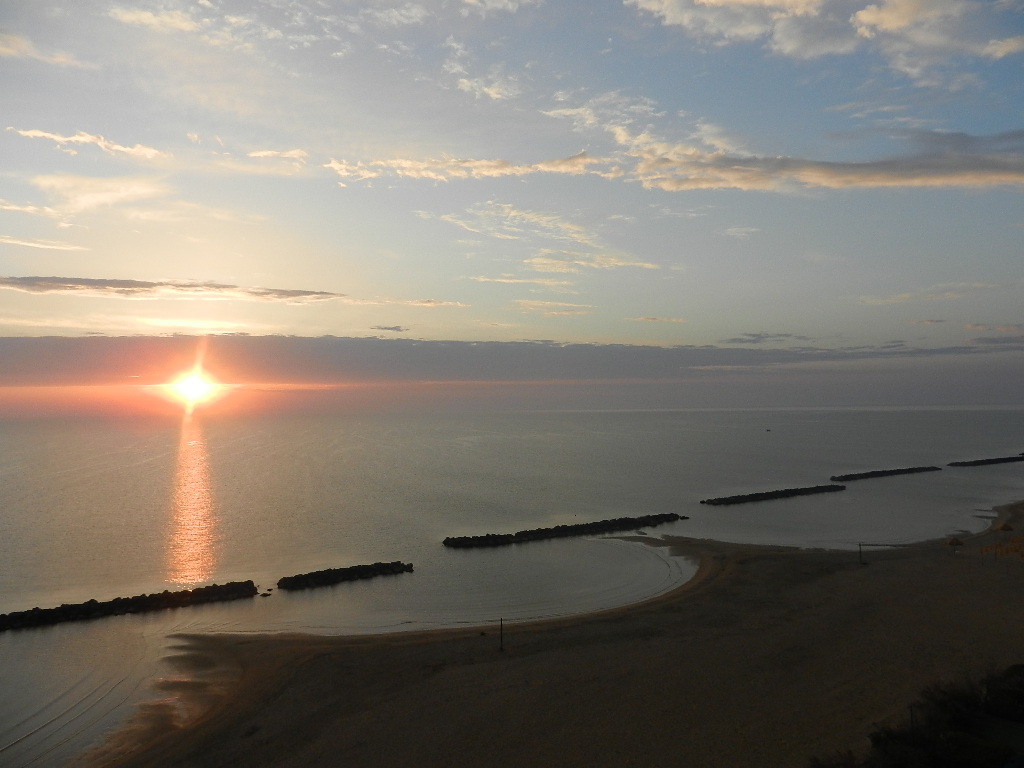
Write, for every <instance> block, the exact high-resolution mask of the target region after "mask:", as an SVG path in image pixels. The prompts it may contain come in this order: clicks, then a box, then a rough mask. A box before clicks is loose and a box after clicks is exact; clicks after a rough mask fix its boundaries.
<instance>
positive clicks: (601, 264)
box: [523, 248, 660, 273]
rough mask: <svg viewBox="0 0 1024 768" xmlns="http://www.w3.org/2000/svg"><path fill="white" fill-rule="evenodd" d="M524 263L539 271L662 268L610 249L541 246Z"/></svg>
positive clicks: (568, 271)
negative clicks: (582, 249) (588, 249)
mask: <svg viewBox="0 0 1024 768" xmlns="http://www.w3.org/2000/svg"><path fill="white" fill-rule="evenodd" d="M523 263H524V264H525V265H526V266H528V267H530V269H533V270H536V271H537V272H566V273H571V272H579V271H580V269H581V268H584V269H618V268H619V267H634V268H638V269H660V267H659V266H658V265H657V264H652V263H650V262H646V261H638V260H637V259H635V258H633V257H631V256H629V255H627V254H622V253H612V252H608V251H603V250H598V251H578V250H571V249H555V248H541V249H540V250H539V251H537V253H536V255H534V256H531V257H530V258H528V259H524V260H523Z"/></svg>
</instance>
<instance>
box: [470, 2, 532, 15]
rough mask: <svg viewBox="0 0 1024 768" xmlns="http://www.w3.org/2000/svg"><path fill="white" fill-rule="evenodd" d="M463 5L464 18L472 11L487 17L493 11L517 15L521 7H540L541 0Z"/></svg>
mask: <svg viewBox="0 0 1024 768" xmlns="http://www.w3.org/2000/svg"><path fill="white" fill-rule="evenodd" d="M462 3H463V7H462V14H463V15H464V16H465V15H469V12H470V11H471V10H472V11H476V12H477V13H479V14H480V15H481V16H486V15H487V14H488V13H489V12H491V11H506V12H508V13H515V12H516V11H518V10H519V8H520V7H521V6H527V5H540V3H541V0H462Z"/></svg>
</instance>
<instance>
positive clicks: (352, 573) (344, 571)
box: [277, 560, 412, 591]
mask: <svg viewBox="0 0 1024 768" xmlns="http://www.w3.org/2000/svg"><path fill="white" fill-rule="evenodd" d="M399 573H412V563H403V562H401V561H399V560H395V561H394V562H393V563H370V564H369V565H350V566H348V567H346V568H326V569H324V570H322V571H311V572H310V573H299V574H296V575H295V576H285V577H284V578H281V579H278V581H277V586H278V588H280V589H286V590H289V591H294V590H297V589H314V588H316V587H329V586H331V585H332V584H340V583H341V582H343V581H356V580H358V579H372V578H373V577H375V576H392V575H396V574H399Z"/></svg>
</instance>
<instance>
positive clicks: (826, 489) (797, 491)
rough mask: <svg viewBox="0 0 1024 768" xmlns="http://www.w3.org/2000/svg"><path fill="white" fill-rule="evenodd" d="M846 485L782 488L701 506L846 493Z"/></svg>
mask: <svg viewBox="0 0 1024 768" xmlns="http://www.w3.org/2000/svg"><path fill="white" fill-rule="evenodd" d="M845 490H846V486H845V485H812V486H810V487H808V488H782V489H780V490H777V491H761V492H760V493H741V494H739V495H738V496H720V497H718V498H717V499H701V502H700V503H701V504H713V505H715V506H719V505H724V504H745V503H747V502H748V501H769V500H771V499H785V498H787V497H789V496H808V495H810V494H812V493H833V492H835V491H845Z"/></svg>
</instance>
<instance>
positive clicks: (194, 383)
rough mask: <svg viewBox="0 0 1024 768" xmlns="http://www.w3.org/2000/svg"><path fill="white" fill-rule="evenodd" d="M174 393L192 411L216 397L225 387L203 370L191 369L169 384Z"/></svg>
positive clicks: (168, 386)
mask: <svg viewBox="0 0 1024 768" xmlns="http://www.w3.org/2000/svg"><path fill="white" fill-rule="evenodd" d="M167 388H168V390H169V391H170V392H171V394H172V395H174V397H175V398H176V399H178V400H180V401H181V402H183V403H184V404H185V406H186V407H187V408H188V409H189V410H190V411H191V410H192V409H193V408H194V407H195V406H196V405H199V404H201V403H206V402H209V401H210V400H212V399H213V398H215V397H216V396H217V395H218V394H219V393H220V391H221V389H223V387H222V386H221V385H220V384H218V383H217V382H216V381H214V380H213V379H212V378H210V377H209V376H208V375H207V374H205V373H203V371H201V370H194V371H189V372H188V373H186V374H185V375H183V376H180V377H179V378H177V379H175V380H174V381H172V382H171V383H170V384H168V385H167Z"/></svg>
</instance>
